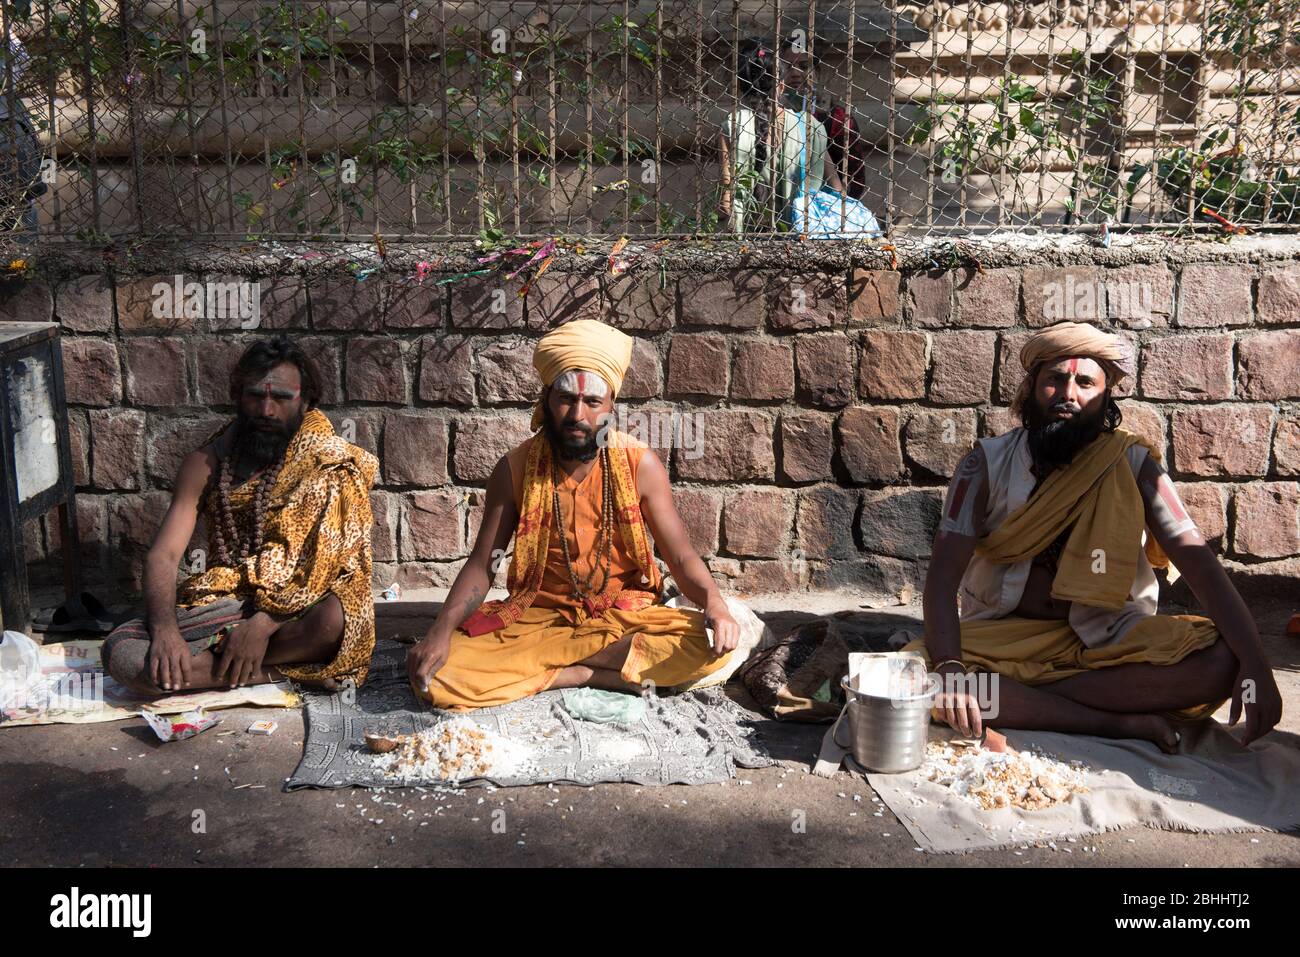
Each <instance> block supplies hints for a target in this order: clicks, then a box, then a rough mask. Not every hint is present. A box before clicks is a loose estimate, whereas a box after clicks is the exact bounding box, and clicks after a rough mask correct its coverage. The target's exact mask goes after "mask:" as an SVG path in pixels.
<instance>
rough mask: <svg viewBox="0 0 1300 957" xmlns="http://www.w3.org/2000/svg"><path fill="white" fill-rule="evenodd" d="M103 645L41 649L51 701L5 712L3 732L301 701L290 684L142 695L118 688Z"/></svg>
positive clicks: (68, 643)
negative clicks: (107, 666)
mask: <svg viewBox="0 0 1300 957" xmlns="http://www.w3.org/2000/svg"><path fill="white" fill-rule="evenodd" d="M102 645H103V642H101V641H99V640H98V639H96V640H78V641H60V642H57V643H54V644H48V645H41V647H40V660H41V673H42V674H43V675H45V676H46V677H47V678H48V679H50V688H49V692H50V693H49V700H48V701H47V702H45V703H43V704H41V705H40V706H37V702H32V703H31V706H29V707H25V708H15V709H13V710H12V711H6V712H4V714H3V716H2V720H0V728H16V727H19V726H23V725H33V724H95V723H97V722H100V721H121V720H123V719H124V718H134V717H137V716H139V715H140V714H141V713H142V712H144V711H146V710H148V711H151V712H153V713H154V714H179V713H181V712H184V711H193V710H194V709H195V708H203V709H204V710H205V711H216V710H218V709H220V708H238V707H263V708H295V707H297V706H298V705H299V704H300V703H301V698H300V697H299V696H298V695H297V694H296V693H295V692H294V690H293V686H292V685H291V684H290V683H289V682H287V681H278V682H273V683H268V684H261V685H248V686H246V687H242V688H234V689H230V688H216V689H213V690H211V691H187V692H184V693H180V694H173V695H166V696H164V697H161V698H159V697H150V696H148V695H142V694H137V693H136V692H134V691H132V690H131V689H130V688H126V687H123V686H122V685H120V684H118V683H117V681H116V680H114V678H113V677H112V676H111V675H109V674H107V673H106V672H105V669H104V667H103V664H102V663H101V661H100V650H101V647H102Z"/></svg>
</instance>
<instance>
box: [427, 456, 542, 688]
mask: <svg viewBox="0 0 1300 957" xmlns="http://www.w3.org/2000/svg"><path fill="white" fill-rule="evenodd" d="M518 524H519V513H518V510H517V509H516V508H515V500H514V484H513V483H512V482H511V479H510V465H509V463H507V462H506V460H505V459H504V458H503V459H501V461H499V462H498V463H497V466H496V468H495V469H493V470H492V475H491V477H490V478H489V479H488V486H487V496H486V498H485V501H484V503H483V521H482V523H481V524H480V525H479V530H478V537H477V538H476V539H475V540H474V548H473V549H472V550H471V551H470V554H469V558H468V559H466V561H465V564H464V565H463V566H461V569H460V572H459V573H458V574H457V575H456V580H455V581H454V582H452V583H451V588H450V589H449V590H448V592H447V598H446V600H445V601H444V602H443V603H442V608H441V609H439V611H438V617H437V618H435V619H434V621H433V624H432V625H430V626H429V630H428V631H427V632H425V635H424V638H423V639H421V640H420V641H418V642H416V643H415V645H414V646H413V647H412V648H411V651H410V653H409V654H408V655H407V657H406V672H407V676H408V677H409V678H410V681H411V684H412V685H413V686H414V687H415V688H416V689H417V690H420V691H423V690H425V689H427V688H428V686H429V680H430V679H431V678H432V677H433V676H434V675H436V674H437V673H438V671H439V670H440V669H441V668H442V666H443V665H444V664H445V663H446V661H447V656H448V655H449V654H450V653H451V637H452V633H453V632H454V631H455V630H456V629H457V628H459V627H460V626H461V624H462V623H463V622H464V621H465V619H466V618H468V617H469V616H470V615H472V614H473V613H474V612H475V611H476V610H477V609H478V607H479V605H481V604H483V599H484V598H485V597H486V596H487V593H488V589H489V588H491V587H492V579H493V577H494V576H495V574H496V570H497V567H498V566H497V563H498V561H502V560H504V558H505V553H506V546H507V545H509V544H510V538H511V536H512V535H514V533H515V526H516V525H518Z"/></svg>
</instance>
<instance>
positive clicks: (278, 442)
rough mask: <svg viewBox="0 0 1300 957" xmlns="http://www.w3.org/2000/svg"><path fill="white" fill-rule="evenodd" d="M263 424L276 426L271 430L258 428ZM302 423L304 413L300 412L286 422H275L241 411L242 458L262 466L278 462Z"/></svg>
mask: <svg viewBox="0 0 1300 957" xmlns="http://www.w3.org/2000/svg"><path fill="white" fill-rule="evenodd" d="M259 424H261V425H272V424H274V425H275V426H276V427H275V428H274V429H270V430H262V429H259V428H257V427H256V426H258V425H259ZM301 425H302V413H301V412H299V413H298V415H297V416H296V417H294V418H293V419H291V420H290V421H288V422H285V423H283V424H282V423H279V422H274V420H271V419H257V418H253V417H251V416H247V415H245V414H244V413H243V412H240V413H239V454H240V457H241V458H244V459H246V460H248V461H251V462H252V463H253V464H254V465H256V466H258V467H261V466H265V465H270V464H271V463H272V462H278V461H279V460H280V459H281V458H282V457H283V456H284V453H285V451H286V450H288V448H289V443H290V442H291V441H292V440H293V437H294V436H295V435H297V434H298V428H299V426H301Z"/></svg>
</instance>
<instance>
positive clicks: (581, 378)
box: [578, 372, 587, 395]
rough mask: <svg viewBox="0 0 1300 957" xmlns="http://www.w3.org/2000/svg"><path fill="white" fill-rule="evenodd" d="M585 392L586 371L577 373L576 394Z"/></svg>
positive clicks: (584, 393)
mask: <svg viewBox="0 0 1300 957" xmlns="http://www.w3.org/2000/svg"><path fill="white" fill-rule="evenodd" d="M586 394H587V373H585V372H579V373H578V395H586Z"/></svg>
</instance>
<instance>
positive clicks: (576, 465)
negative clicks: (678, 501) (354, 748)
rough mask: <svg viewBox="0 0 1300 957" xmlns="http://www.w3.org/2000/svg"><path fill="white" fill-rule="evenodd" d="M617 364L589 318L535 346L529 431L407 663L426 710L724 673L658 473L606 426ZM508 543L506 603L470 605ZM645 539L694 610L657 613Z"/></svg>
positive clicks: (655, 570) (730, 642) (725, 627)
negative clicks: (538, 387)
mask: <svg viewBox="0 0 1300 957" xmlns="http://www.w3.org/2000/svg"><path fill="white" fill-rule="evenodd" d="M631 362H632V339H631V338H630V337H628V336H627V335H625V334H624V333H622V332H620V331H618V330H617V329H614V328H613V327H612V326H608V325H606V324H605V323H603V322H596V321H594V320H586V319H583V320H577V321H574V322H569V323H566V324H565V325H563V326H560V327H559V328H557V329H554V330H552V331H551V332H549V333H548V334H547V335H545V336H543V337H542V339H541V341H540V342H539V343H538V346H537V350H536V352H535V353H534V356H533V366H534V367H535V368H536V369H537V373H538V375H539V376H540V378H541V381H542V385H543V387H544V388H543V390H542V393H541V396H540V398H539V399H538V401H537V405H536V407H535V409H534V410H533V419H532V427H533V430H534V433H535V434H534V435H533V436H532V437H530V438H529V439H527V440H526V441H525V442H524V443H523V444H521V445H520V446H518V447H517V448H515V449H514V450H513V451H511V452H508V453H507V454H506V455H505V456H503V457H502V459H501V460H500V462H498V463H497V466H496V468H495V470H494V471H493V472H492V475H491V477H490V478H489V480H488V487H487V498H486V502H485V506H484V510H483V521H482V524H481V526H480V529H479V533H478V538H477V540H476V541H475V543H474V548H473V551H472V552H471V553H470V556H469V558H468V560H467V561H466V562H465V566H464V567H463V568H462V569H461V571H460V573H459V574H458V575H457V576H456V581H455V582H454V583H453V584H452V586H451V590H450V592H449V593H448V595H447V599H446V601H445V602H444V603H443V606H442V609H441V611H440V612H439V614H438V617H437V619H436V620H435V621H434V623H433V624H432V626H431V627H430V628H429V630H428V632H427V634H426V635H425V637H424V638H423V639H422V640H421V641H420V642H418V643H417V644H416V645H415V646H414V647H413V648H412V650H411V652H410V654H409V657H408V660H407V670H408V673H409V676H410V679H411V684H412V687H414V689H415V691H416V693H417V694H419V695H420V696H421V697H423V698H425V699H426V700H428V701H430V702H431V703H432V704H433V705H435V706H436V707H440V708H447V709H449V710H455V711H461V710H466V709H469V708H478V707H486V706H490V705H498V704H505V703H506V702H509V701H514V700H517V699H519V698H523V697H527V696H528V695H533V694H536V693H538V692H540V691H545V690H547V689H548V688H573V687H580V686H586V687H594V688H601V689H605V690H610V691H631V690H639V689H640V687H641V686H642V684H643V683H644V682H653V683H654V684H655V685H658V686H661V687H665V688H671V687H679V686H683V685H686V684H690V683H693V682H696V681H700V680H701V679H704V678H705V677H706V676H709V675H711V674H713V673H715V672H719V671H721V670H722V669H723V668H724V667H726V666H727V665H728V664H730V663H731V662H730V661H729V659H730V658H731V657H732V652H733V650H734V649H735V648H736V647H737V644H738V642H739V641H740V629H739V626H738V625H737V623H736V621H735V619H734V618H733V616H732V614H731V612H730V610H729V609H728V606H727V603H726V601H725V600H724V599H723V598H722V596H721V595H720V594H719V592H718V588H717V586H716V585H715V584H714V581H713V578H712V576H711V575H710V574H709V570H708V568H707V567H706V566H705V564H704V562H703V561H701V560H700V557H699V555H698V554H696V552H695V550H694V549H693V548H692V547H691V543H690V539H689V538H688V537H687V534H686V529H685V527H684V526H683V525H682V520H681V518H680V516H679V515H678V514H677V509H676V508H675V507H674V505H673V500H672V493H671V490H670V488H669V484H668V473H667V471H666V470H665V469H664V466H663V464H662V463H661V462H660V460H659V457H658V456H657V455H654V454H653V453H652V454H646V453H647V452H648V451H649V449H648V447H647V446H646V445H645V444H644V443H641V442H638V441H637V440H636V439H634V438H633V437H632V436H629V435H627V434H626V433H623V432H619V431H617V430H615V429H614V428H613V427H612V425H611V422H610V419H611V417H612V416H611V413H612V412H613V409H614V398H615V396H616V395H617V394H618V390H619V389H620V388H621V386H622V384H623V377H624V376H625V375H626V374H627V370H628V367H629V365H631ZM538 430H540V431H538ZM652 536H653V544H652V542H651V537H652ZM512 537H513V538H514V543H515V544H514V555H513V557H512V558H511V560H510V570H509V576H508V582H507V588H508V592H509V595H508V597H507V598H505V599H504V600H502V601H490V602H487V603H486V604H485V603H484V602H483V599H484V597H485V595H486V594H487V590H488V588H489V587H490V586H491V583H492V579H493V574H494V572H495V571H496V569H497V567H498V565H497V556H504V555H505V550H506V546H507V545H508V544H509V543H510V540H511V538H512ZM655 544H657V545H658V547H659V550H660V552H661V553H662V555H663V557H664V560H665V563H666V564H667V566H668V569H669V571H670V572H671V574H672V576H673V578H674V580H675V581H676V582H677V584H678V586H679V587H680V589H681V591H682V593H683V594H684V595H685V596H686V598H688V599H689V600H690V601H692V602H694V603H695V605H696V606H697V608H699V609H703V611H698V610H694V609H688V608H675V607H668V606H666V605H663V604H658V603H657V602H658V600H659V598H660V597H661V595H660V592H661V588H662V586H663V575H662V573H661V572H660V570H659V566H658V565H657V564H656V562H655V557H654V546H655Z"/></svg>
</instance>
